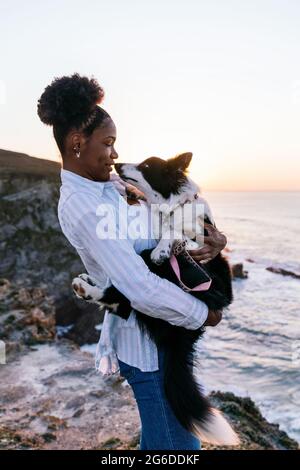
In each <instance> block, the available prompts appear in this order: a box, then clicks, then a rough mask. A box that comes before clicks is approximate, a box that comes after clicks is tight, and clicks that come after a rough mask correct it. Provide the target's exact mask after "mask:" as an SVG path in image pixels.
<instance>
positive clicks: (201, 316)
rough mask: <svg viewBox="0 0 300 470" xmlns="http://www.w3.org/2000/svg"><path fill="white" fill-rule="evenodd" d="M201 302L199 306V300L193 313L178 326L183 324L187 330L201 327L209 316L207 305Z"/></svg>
mask: <svg viewBox="0 0 300 470" xmlns="http://www.w3.org/2000/svg"><path fill="white" fill-rule="evenodd" d="M201 304H202V305H201V307H199V304H198V302H197V304H196V308H195V309H194V310H193V311H192V314H191V315H189V316H188V317H186V318H185V319H184V322H182V323H181V324H180V325H178V326H183V327H184V328H186V329H187V330H197V329H198V328H201V326H203V324H204V323H205V322H206V319H207V317H208V307H207V305H206V304H205V303H204V302H202V301H201Z"/></svg>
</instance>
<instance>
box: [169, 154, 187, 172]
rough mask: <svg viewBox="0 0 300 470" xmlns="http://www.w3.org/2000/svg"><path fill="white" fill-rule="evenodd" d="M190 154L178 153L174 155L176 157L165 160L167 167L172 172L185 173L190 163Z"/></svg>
mask: <svg viewBox="0 0 300 470" xmlns="http://www.w3.org/2000/svg"><path fill="white" fill-rule="evenodd" d="M192 156H193V154H192V152H185V153H180V154H179V155H176V157H173V158H169V159H168V160H167V163H168V167H169V168H171V169H172V170H181V171H185V170H186V169H187V168H188V166H189V164H190V163H191V160H192Z"/></svg>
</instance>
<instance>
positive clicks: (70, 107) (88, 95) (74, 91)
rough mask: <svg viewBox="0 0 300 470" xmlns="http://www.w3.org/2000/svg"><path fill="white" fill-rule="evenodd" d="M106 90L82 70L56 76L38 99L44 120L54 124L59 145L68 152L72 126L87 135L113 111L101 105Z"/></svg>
mask: <svg viewBox="0 0 300 470" xmlns="http://www.w3.org/2000/svg"><path fill="white" fill-rule="evenodd" d="M103 97H104V90H103V88H101V86H100V85H99V83H98V82H97V80H96V79H94V78H87V77H81V76H80V75H79V74H78V73H75V74H73V75H71V76H70V77H60V78H55V79H54V80H53V81H52V83H51V84H50V85H48V86H47V87H46V88H45V90H44V92H43V94H42V96H41V97H40V99H39V101H38V106H37V113H38V115H39V118H40V120H41V121H42V122H43V123H45V124H47V125H49V126H53V135H54V138H55V140H56V143H57V146H58V148H59V150H60V152H61V154H63V153H64V150H65V148H64V143H65V138H66V136H67V134H68V133H69V131H70V130H71V129H74V128H75V129H78V130H82V131H83V132H84V134H85V135H86V136H89V135H91V134H92V132H93V131H94V130H95V129H96V128H97V127H101V126H102V125H103V123H104V121H105V120H106V119H107V118H110V116H109V114H108V113H107V112H106V111H105V110H104V109H103V108H101V107H100V106H97V105H98V104H100V103H101V102H102V100H103Z"/></svg>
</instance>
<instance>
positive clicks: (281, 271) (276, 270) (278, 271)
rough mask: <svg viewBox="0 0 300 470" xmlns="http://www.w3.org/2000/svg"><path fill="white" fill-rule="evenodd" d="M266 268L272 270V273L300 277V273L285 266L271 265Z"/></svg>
mask: <svg viewBox="0 0 300 470" xmlns="http://www.w3.org/2000/svg"><path fill="white" fill-rule="evenodd" d="M266 270H267V271H270V272H271V273H275V274H281V275H282V276H291V277H293V278H294V279H300V274H297V273H294V272H293V271H289V270H287V269H284V268H275V267H273V266H269V267H268V268H266Z"/></svg>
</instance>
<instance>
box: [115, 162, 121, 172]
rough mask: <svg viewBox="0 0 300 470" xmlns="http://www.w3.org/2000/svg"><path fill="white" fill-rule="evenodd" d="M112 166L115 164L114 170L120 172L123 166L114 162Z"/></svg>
mask: <svg viewBox="0 0 300 470" xmlns="http://www.w3.org/2000/svg"><path fill="white" fill-rule="evenodd" d="M114 166H115V170H116V172H117V173H119V174H120V173H121V171H122V166H123V163H115V165H114Z"/></svg>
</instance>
